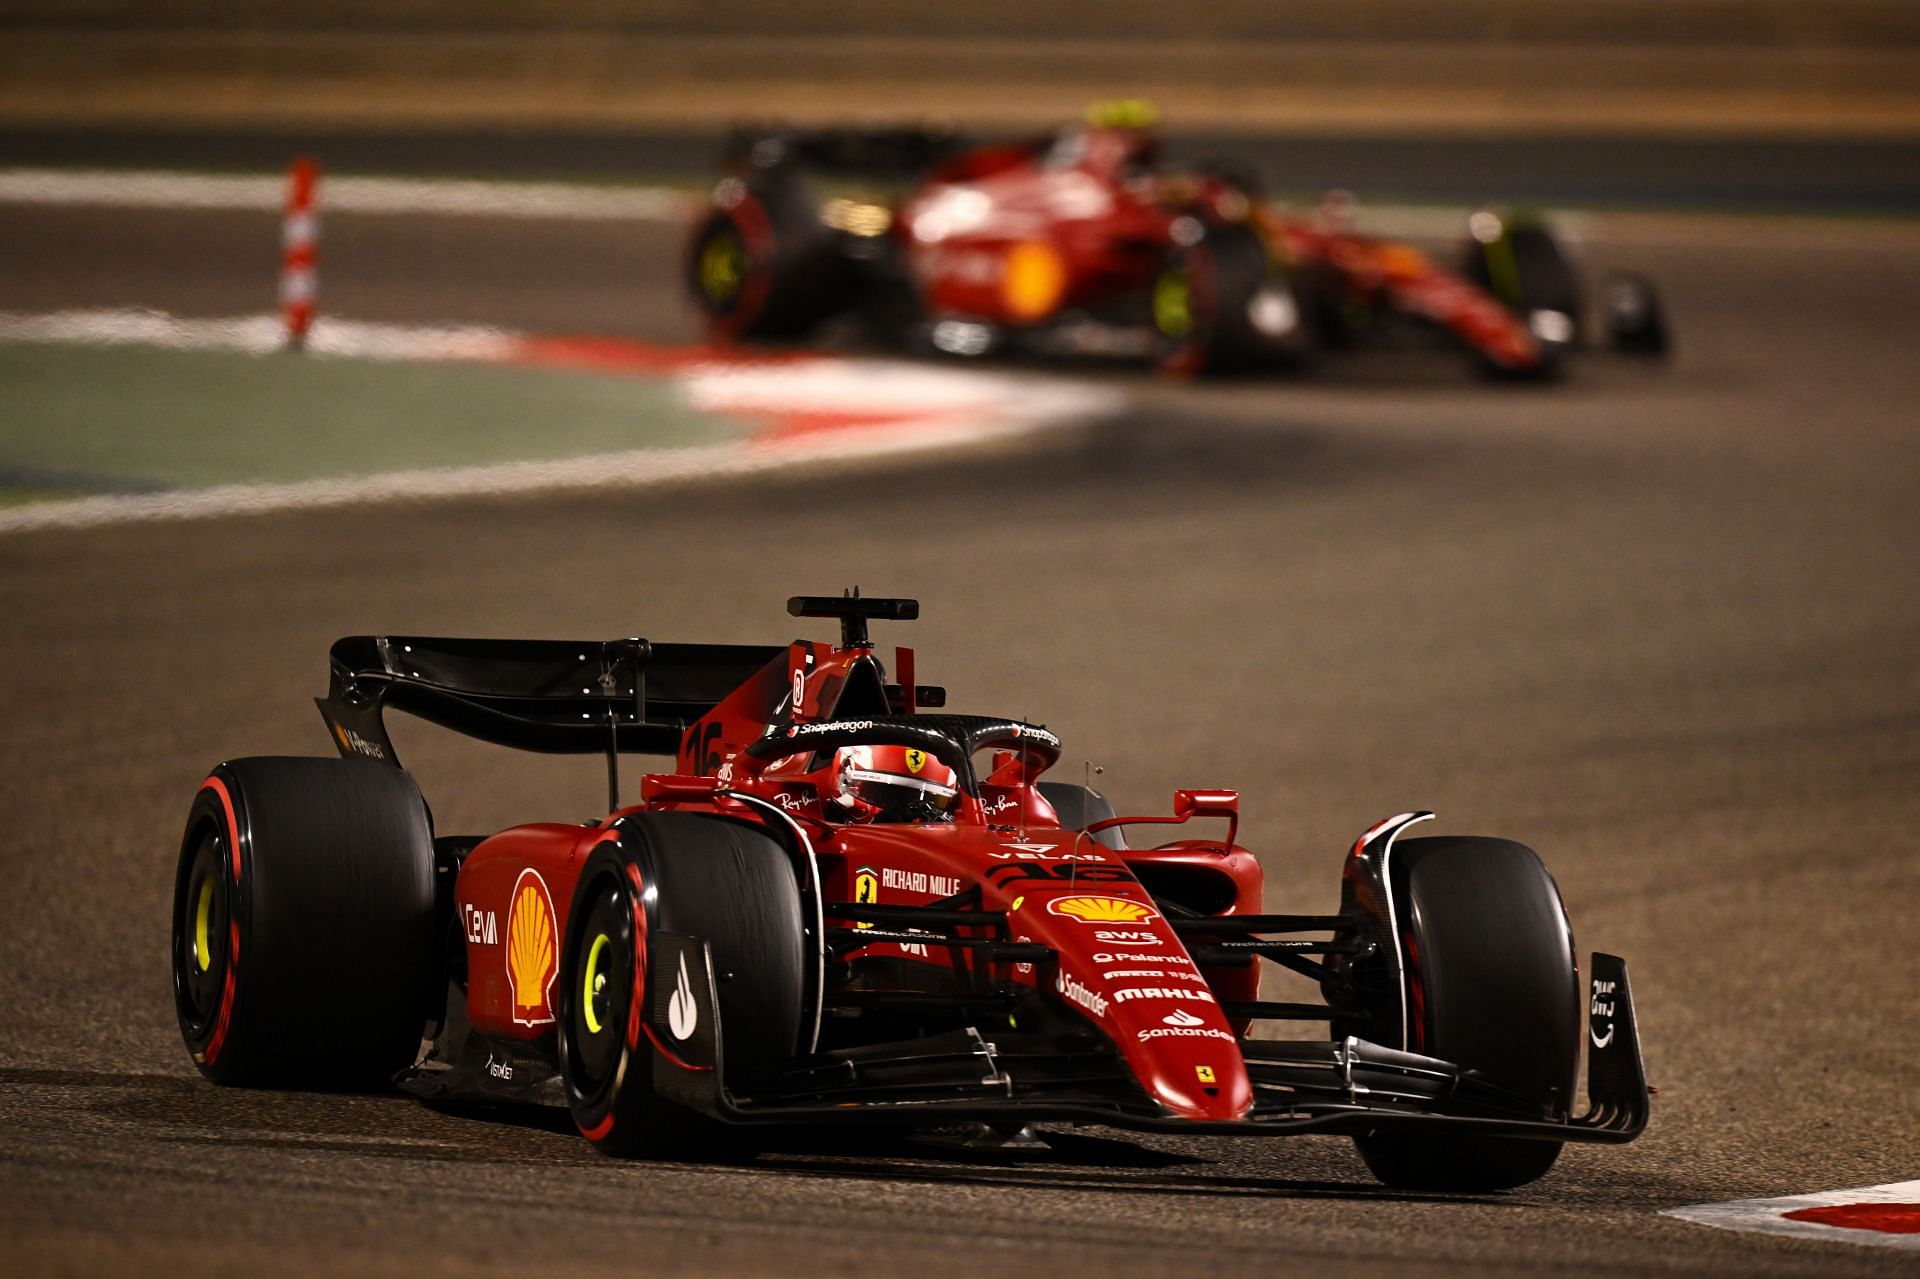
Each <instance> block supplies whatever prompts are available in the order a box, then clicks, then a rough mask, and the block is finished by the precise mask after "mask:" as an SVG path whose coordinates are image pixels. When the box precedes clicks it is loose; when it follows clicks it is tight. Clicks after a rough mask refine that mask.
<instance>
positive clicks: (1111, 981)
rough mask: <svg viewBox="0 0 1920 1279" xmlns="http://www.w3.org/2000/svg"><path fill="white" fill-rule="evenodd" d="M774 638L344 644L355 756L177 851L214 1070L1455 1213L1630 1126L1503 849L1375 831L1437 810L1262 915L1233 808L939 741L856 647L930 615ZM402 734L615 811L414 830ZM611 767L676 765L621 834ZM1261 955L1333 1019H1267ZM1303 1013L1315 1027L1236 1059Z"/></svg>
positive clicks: (1633, 1099) (1614, 1049)
mask: <svg viewBox="0 0 1920 1279" xmlns="http://www.w3.org/2000/svg"><path fill="white" fill-rule="evenodd" d="M789 611H790V612H792V613H794V614H795V615H797V616H802V617H834V618H838V619H839V620H840V623H841V639H840V643H839V644H838V645H837V646H836V645H833V644H827V643H818V642H813V641H806V640H796V641H794V642H793V643H791V644H789V645H786V646H781V647H752V646H739V645H708V644H664V643H658V644H657V643H650V642H648V641H646V640H638V639H628V640H616V641H612V642H606V643H600V642H595V643H579V644H574V643H566V642H552V641H525V642H523V641H513V640H454V639H425V638H400V637H391V638H389V637H379V638H376V637H357V638H349V639H343V640H341V641H340V642H339V643H337V644H336V645H334V648H333V652H332V685H331V689H330V691H329V692H328V694H327V696H326V697H324V698H322V699H320V702H319V705H320V709H321V712H322V714H323V715H324V716H325V718H326V721H327V725H328V729H329V731H330V733H331V734H332V736H333V739H334V742H335V744H336V746H337V747H338V748H339V751H340V753H341V755H342V756H344V758H340V759H305V758H255V759H238V760H230V761H228V762H226V763H223V764H221V765H220V766H219V767H218V768H216V769H214V770H213V773H212V775H211V776H209V777H208V778H207V780H206V781H205V782H204V783H203V784H202V786H201V788H200V791H199V793H198V794H197V796H196V797H195V799H194V802H193V807H192V811H191V814H190V816H189V818H188V821H187V827H186V836H185V840H184V843H183V845H182V849H181V855H180V862H179V871H178V878H177V882H176V890H175V899H174V911H173V945H172V961H173V985H174V994H175V999H176V1002H177V1005H178V1012H179V1020H180V1027H181V1030H182V1033H183V1034H184V1036H185V1039H186V1043H187V1047H188V1049H189V1050H190V1051H191V1053H192V1055H193V1059H194V1061H195V1062H196V1063H197V1064H198V1065H199V1067H200V1070H201V1071H202V1072H203V1073H204V1074H205V1075H206V1076H207V1077H208V1078H210V1079H212V1080H214V1081H216V1082H218V1083H224V1084H242V1085H249V1084H253V1085H257V1084H301V1083H305V1084H319V1085H322V1086H332V1087H339V1086H350V1085H365V1084H383V1083H385V1082H386V1081H388V1080H390V1079H396V1078H397V1081H398V1082H399V1083H400V1085H401V1086H402V1087H404V1088H406V1089H408V1090H410V1091H412V1092H415V1093H417V1094H420V1095H422V1096H425V1097H428V1098H437V1099H445V1100H450V1101H457V1100H480V1101H518V1102H532V1103H546V1104H550V1105H564V1106H566V1107H568V1108H569V1109H570V1110H571V1111H572V1114H573V1118H574V1120H575V1121H576V1122H577V1124H578V1126H579V1129H580V1131H581V1132H582V1133H584V1134H585V1135H586V1136H587V1137H588V1139H590V1140H591V1141H592V1142H594V1144H595V1145H597V1146H599V1147H600V1148H601V1149H603V1150H606V1151H608V1152H611V1153H615V1154H622V1155H663V1156H677V1157H689V1156H692V1157H699V1156H703V1155H705V1156H710V1155H711V1154H712V1153H713V1152H716V1151H738V1150H740V1149H742V1148H743V1146H750V1142H751V1140H752V1138H753V1136H754V1135H755V1134H756V1133H763V1132H765V1131H766V1129H767V1126H769V1125H777V1124H796V1123H808V1124H816V1125H817V1124H819V1123H820V1122H822V1121H830V1122H833V1123H856V1122H869V1123H879V1124H890V1125H896V1126H903V1127H914V1128H918V1129H929V1128H938V1127H941V1126H954V1125H960V1126H963V1127H964V1128H966V1129H967V1130H968V1131H972V1132H975V1133H977V1134H978V1135H979V1136H980V1137H982V1138H983V1139H991V1138H992V1137H993V1136H994V1135H995V1134H1000V1135H1005V1134H1017V1133H1020V1132H1021V1131H1022V1130H1023V1129H1024V1127H1025V1125H1028V1124H1031V1123H1040V1122H1047V1123H1091V1124H1102V1125H1110V1126H1115V1127H1121V1128H1134V1129H1146V1130H1154V1131H1161V1132H1174V1133H1179V1132H1186V1133H1196V1134H1197V1133H1210V1134H1245V1135H1268V1134H1291V1133H1306V1132H1318V1133H1345V1134H1350V1135H1351V1136H1352V1137H1353V1139H1354V1140H1355V1141H1356V1142H1357V1143H1358V1145H1359V1148H1360V1151H1361V1153H1362V1154H1363V1155H1364V1156H1365V1158H1366V1161H1367V1163H1368V1165H1369V1166H1370V1167H1371V1168H1372V1169H1373V1170H1374V1172H1375V1173H1376V1174H1377V1175H1378V1176H1379V1177H1381V1178H1382V1179H1383V1180H1385V1181H1387V1182H1389V1183H1391V1184H1393V1185H1399V1186H1429V1187H1450V1188H1455V1189H1469V1188H1470V1189H1491V1188H1500V1187H1508V1186H1515V1185H1519V1184H1521V1183H1523V1182H1526V1181H1529V1180H1532V1179H1533V1178H1536V1177H1538V1176H1540V1175H1541V1174H1542V1173H1544V1172H1545V1171H1546V1170H1547V1169H1548V1167H1549V1166H1550V1165H1551V1164H1552V1163H1553V1161H1554V1158H1555V1155H1556V1153H1557V1152H1558V1151H1559V1149H1560V1147H1561V1144H1562V1143H1564V1142H1568V1141H1599V1142H1622V1141H1629V1140H1632V1139H1633V1138H1634V1137H1635V1136H1636V1135H1638V1134H1639V1132H1640V1131H1641V1129H1642V1128H1643V1127H1644V1126H1645V1124H1646V1121H1647V1109H1648V1107H1647V1087H1646V1082H1645V1079H1644V1076H1643V1074H1642V1070H1641V1063H1640V1050H1639V1044H1638V1040H1637V1038H1636V1036H1635V1031H1634V1015H1633V1004H1632V1001H1631V999H1630V997H1629V995H1628V991H1627V974H1626V965H1625V963H1624V962H1623V961H1621V960H1620V959H1618V958H1615V957H1613V956H1609V955H1601V954H1596V955H1594V956H1593V958H1592V962H1591V966H1590V967H1589V969H1588V972H1587V982H1586V983H1585V984H1583V983H1582V981H1581V978H1580V974H1579V972H1578V969H1577V965H1576V960H1575V954H1574V950H1573V938H1572V933H1571V931H1570V929H1569V926H1568V923H1567V917H1566V914H1565V911H1564V909H1563V908H1562V906H1561V902H1560V897H1559V893H1558V891H1557V890H1556V888H1555V887H1554V883H1553V880H1552V878H1551V877H1549V875H1548V874H1547V872H1546V870H1545V869H1544V868H1543V867H1542V866H1541V863H1540V861H1539V859H1538V858H1537V857H1535V855H1534V854H1533V853H1532V852H1531V851H1529V850H1528V849H1527V848H1525V847H1523V846H1522V845H1520V844H1516V843H1511V842H1509V841H1506V840H1499V839H1482V838H1466V837H1459V836H1449V837H1443V838H1430V839H1402V838H1400V837H1401V835H1402V834H1403V833H1404V832H1405V831H1406V830H1407V828H1409V827H1410V826H1412V825H1414V824H1415V823H1417V822H1419V821H1421V820H1422V819H1424V818H1425V817H1427V816H1429V815H1430V814H1426V813H1409V814H1405V815H1402V816H1399V817H1395V818H1392V819H1390V820H1388V821H1384V822H1381V823H1379V824H1377V825H1375V826H1373V827H1372V828H1371V829H1369V830H1368V831H1367V832H1366V833H1365V834H1363V835H1362V836H1361V837H1360V838H1359V839H1358V840H1357V841H1356V842H1355V844H1354V846H1353V848H1352V849H1351V850H1350V852H1348V853H1347V855H1346V856H1345V858H1344V860H1343V863H1342V871H1341V875H1342V881H1341V882H1342V889H1341V906H1340V909H1339V911H1338V913H1335V914H1329V915H1311V914H1266V913H1263V906H1262V902H1261V871H1260V864H1259V863H1258V862H1257V861H1256V860H1255V859H1254V857H1253V855H1252V854H1250V853H1249V852H1248V851H1247V850H1246V849H1244V848H1241V847H1239V846H1238V845H1237V844H1235V842H1234V835H1235V831H1236V829H1237V826H1238V820H1239V818H1238V814H1239V800H1238V797H1237V796H1236V795H1235V794H1234V793H1233V792H1230V791H1219V790H1182V791H1178V792H1176V793H1175V795H1174V802H1173V805H1172V811H1171V813H1170V814H1167V815H1161V816H1147V817H1129V818H1116V817H1115V816H1114V815H1113V810H1112V809H1111V807H1110V806H1109V805H1108V804H1107V802H1106V801H1105V800H1104V799H1103V798H1102V797H1101V796H1100V795H1099V794H1098V793H1097V792H1095V791H1093V790H1092V789H1090V788H1089V787H1086V786H1082V785H1077V784H1073V783H1070V782H1055V781H1051V780H1048V779H1047V778H1046V773H1047V771H1048V770H1049V768H1051V767H1052V766H1053V765H1054V764H1055V763H1056V762H1057V761H1058V759H1059V757H1060V753H1061V744H1060V741H1059V739H1057V738H1056V737H1055V736H1054V735H1053V734H1052V733H1050V732H1048V731H1047V730H1046V729H1045V728H1042V727H1040V726H1038V725H1035V724H1030V723H1025V722H1023V721H1020V720H1015V719H1004V718H1000V717H996V716H988V715H958V714H948V713H945V712H944V711H943V710H939V709H938V708H941V707H942V706H943V705H944V702H945V693H944V691H943V690H941V689H939V688H937V687H930V686H927V685H922V684H917V683H916V682H915V672H914V658H913V653H912V650H910V649H904V648H903V649H898V650H896V654H895V660H894V671H895V678H892V679H890V678H889V676H888V674H887V672H886V670H885V669H884V668H883V667H882V665H881V662H880V659H879V657H878V656H877V654H876V653H875V650H874V647H873V645H872V644H871V642H870V641H869V639H868V636H867V628H868V622H869V620H870V619H875V618H886V619H909V618H912V617H915V616H917V613H918V606H917V605H916V604H915V603H914V601H912V600H903V599H861V598H858V597H857V596H856V597H840V598H835V597H800V598H796V599H794V600H792V601H790V603H789ZM388 709H399V710H403V711H407V712H410V713H412V714H414V715H417V716H420V717H422V718H425V719H427V720H430V721H432V722H434V723H436V724H440V725H443V726H445V727H448V728H452V729H454V730H456V731H459V732H462V733H466V734H469V735H471V736H474V737H477V738H481V739H484V740H487V741H490V742H495V743H500V744H505V745H509V746H514V747H518V748H522V749H526V750H534V751H548V752H571V753H590V752H606V754H607V760H608V770H609V784H610V787H611V788H612V789H613V790H614V791H615V794H614V795H613V796H612V797H611V802H610V805H609V807H610V810H611V811H610V812H609V813H608V815H607V816H605V817H603V818H598V819H595V820H591V821H585V822H578V823H570V822H541V823H534V824H529V825H524V826H516V827H513V828H511V829H509V830H504V831H501V832H500V833H498V834H495V835H491V836H488V837H485V838H476V837H468V836H458V835H449V834H444V833H438V832H436V831H435V829H434V826H433V820H432V816H431V812H430V810H429V809H428V807H427V805H426V803H425V802H424V801H423V800H422V798H421V796H420V792H419V791H418V789H417V788H416V787H415V785H414V783H413V780H412V778H411V777H410V776H409V775H408V774H407V773H405V772H404V771H402V770H401V769H400V768H399V766H398V763H397V760H396V759H395V756H394V750H393V744H392V742H391V740H390V739H389V738H388V735H387V732H386V729H385V727H384V725H383V721H382V714H383V712H384V711H386V710H388ZM929 712H932V713H929ZM627 752H638V753H642V754H660V755H665V756H670V757H673V758H676V759H677V761H678V766H677V768H676V769H675V770H674V771H672V772H663V773H654V774H649V775H647V776H645V777H643V778H642V779H641V780H640V786H639V791H640V799H639V802H638V803H623V802H622V801H621V800H620V798H619V795H618V789H619V782H618V773H617V769H616V766H617V761H618V758H619V755H620V754H622V753H627ZM1196 825H1198V826H1210V827H1212V828H1213V829H1212V830H1211V831H1209V832H1207V833H1204V834H1202V833H1200V832H1199V831H1197V830H1196V829H1195V826H1196ZM1128 829H1131V830H1133V831H1136V832H1140V831H1144V832H1149V833H1153V834H1155V835H1156V839H1157V837H1159V836H1165V837H1167V838H1165V839H1163V840H1160V839H1157V842H1155V841H1149V843H1148V845H1147V846H1141V847H1136V846H1134V844H1133V843H1132V842H1130V841H1129V840H1128V839H1126V838H1124V837H1123V832H1124V831H1126V830H1128ZM1268 964H1272V965H1277V966H1279V967H1281V968H1285V969H1288V970H1291V971H1292V972H1295V973H1299V974H1303V975H1305V976H1306V977H1308V978H1310V979H1311V980H1312V981H1313V982H1314V983H1316V984H1317V986H1318V989H1319V990H1320V992H1321V994H1322V1000H1321V1001H1320V1002H1303V1003H1291V1002H1288V1003H1283V1002H1276V1001H1271V1000H1263V999H1262V998H1261V991H1260V977H1261V969H1262V967H1263V966H1264V965H1268ZM1295 1024H1306V1025H1319V1026H1325V1027H1326V1028H1327V1030H1326V1033H1321V1034H1315V1035H1311V1036H1309V1037H1306V1038H1291V1039H1287V1038H1279V1039H1275V1038H1256V1037H1254V1036H1253V1035H1252V1034H1251V1032H1252V1030H1253V1028H1254V1027H1256V1026H1261V1027H1269V1028H1271V1027H1275V1026H1289V1025H1295ZM1583 1039H1585V1040H1586V1041H1587V1042H1589V1043H1590V1044H1591V1050H1590V1053H1589V1063H1588V1104H1587V1107H1586V1109H1585V1110H1584V1112H1583V1113H1580V1114H1578V1115H1576V1114H1575V1113H1574V1110H1575V1106H1574V1102H1575V1078H1576V1075H1577V1072H1578V1068H1579V1063H1580V1049H1581V1043H1582V1040H1583Z"/></svg>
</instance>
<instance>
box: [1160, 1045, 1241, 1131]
mask: <svg viewBox="0 0 1920 1279" xmlns="http://www.w3.org/2000/svg"><path fill="white" fill-rule="evenodd" d="M1230 1040H1231V1036H1229V1039H1227V1040H1221V1039H1198V1040H1190V1041H1187V1042H1186V1043H1183V1044H1181V1045H1180V1046H1179V1047H1170V1046H1164V1045H1156V1044H1154V1043H1153V1042H1152V1041H1149V1042H1148V1043H1147V1044H1142V1045H1141V1046H1140V1047H1141V1051H1139V1052H1137V1053H1134V1054H1130V1055H1131V1056H1132V1057H1133V1067H1134V1076H1135V1078H1137V1079H1138V1080H1139V1081H1140V1086H1141V1087H1142V1088H1144V1089H1146V1092H1147V1095H1148V1096H1150V1097H1152V1098H1153V1099H1154V1100H1155V1101H1157V1102H1159V1103H1160V1104H1161V1105H1163V1106H1165V1107H1166V1108H1167V1109H1168V1110H1170V1111H1172V1112H1173V1113H1174V1114H1176V1115H1178V1116H1180V1117H1181V1118H1182V1119H1201V1120H1234V1119H1241V1118H1244V1117H1245V1116H1246V1113H1247V1111H1249V1110H1251V1109H1252V1108H1253V1083H1252V1081H1250V1080H1249V1079H1248V1078H1247V1067H1246V1063H1245V1062H1244V1061H1243V1060H1242V1059H1241V1057H1240V1047H1239V1045H1238V1044H1237V1043H1235V1042H1231V1041H1230Z"/></svg>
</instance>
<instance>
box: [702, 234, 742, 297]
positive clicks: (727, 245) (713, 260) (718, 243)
mask: <svg viewBox="0 0 1920 1279" xmlns="http://www.w3.org/2000/svg"><path fill="white" fill-rule="evenodd" d="M699 274H700V288H701V290H702V291H703V292H705V293H706V295H707V297H708V298H710V299H711V300H713V301H715V302H728V301H731V300H732V299H733V296H734V294H736V293H738V292H739V291H740V284H741V282H742V281H743V280H745V279H746V276H747V247H746V245H744V244H742V243H741V242H740V236H739V233H737V232H735V231H733V230H732V229H731V228H728V229H725V230H722V231H719V232H716V233H715V234H714V235H713V236H712V237H711V238H710V239H708V240H707V242H706V243H705V244H703V245H701V246H700V264H699Z"/></svg>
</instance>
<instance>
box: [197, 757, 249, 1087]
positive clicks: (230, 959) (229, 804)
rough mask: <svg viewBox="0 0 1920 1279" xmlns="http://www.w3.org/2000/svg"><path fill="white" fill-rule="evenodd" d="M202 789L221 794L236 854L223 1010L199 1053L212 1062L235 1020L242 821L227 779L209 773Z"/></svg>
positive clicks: (231, 846) (222, 986)
mask: <svg viewBox="0 0 1920 1279" xmlns="http://www.w3.org/2000/svg"><path fill="white" fill-rule="evenodd" d="M200 789H202V790H210V791H212V792H213V793H214V794H215V795H218V796H219V797H220V807H221V808H222V809H224V810H225V811H226V815H227V847H228V848H229V849H230V850H232V854H233V893H232V894H231V898H230V904H229V906H228V908H227V925H228V932H227V962H226V970H227V972H226V976H225V978H224V979H223V980H222V981H221V983H220V1012H219V1015H218V1016H217V1017H215V1018H214V1022H213V1037H212V1038H211V1039H209V1040H207V1046H206V1048H204V1049H203V1050H202V1051H201V1054H200V1057H201V1060H202V1061H204V1062H205V1063H206V1064H207V1065H209V1066H211V1065H212V1064H213V1063H214V1062H215V1061H217V1060H219V1057H220V1049H221V1048H222V1047H224V1046H225V1044H226V1042H227V1028H228V1027H229V1026H230V1025H232V1023H233V986H234V970H235V969H236V968H238V967H239V965H240V916H239V913H238V912H237V911H236V910H234V905H237V904H238V902H239V898H240V823H239V821H238V819H236V818H235V817H234V815H233V796H232V795H230V794H228V793H227V786H226V783H225V782H223V781H221V780H220V779H219V778H218V777H209V778H207V780H206V781H204V782H202V783H201V784H200Z"/></svg>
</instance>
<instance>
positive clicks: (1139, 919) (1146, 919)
mask: <svg viewBox="0 0 1920 1279" xmlns="http://www.w3.org/2000/svg"><path fill="white" fill-rule="evenodd" d="M1047 913H1048V914H1050V915H1062V916H1065V917H1066V918H1068V919H1077V920H1079V921H1080V922H1081V923H1083V924H1146V923H1151V922H1153V921H1154V920H1155V919H1158V918H1159V916H1158V915H1156V914H1154V912H1153V911H1152V910H1150V909H1149V908H1147V907H1145V906H1142V905H1141V904H1140V903H1139V902H1135V901H1128V900H1127V899H1126V898H1124V897H1056V898H1054V899H1053V900H1052V901H1050V902H1048V903H1047Z"/></svg>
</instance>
